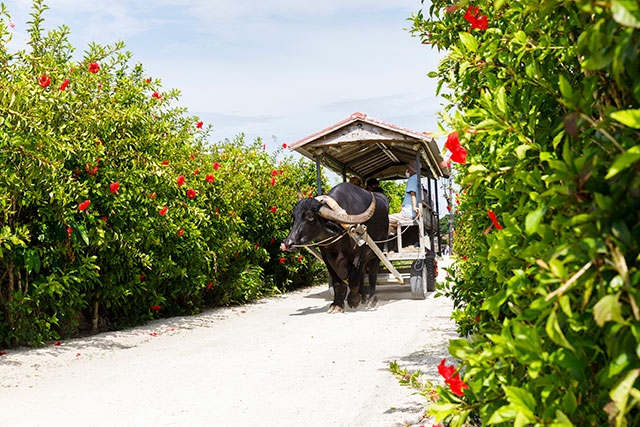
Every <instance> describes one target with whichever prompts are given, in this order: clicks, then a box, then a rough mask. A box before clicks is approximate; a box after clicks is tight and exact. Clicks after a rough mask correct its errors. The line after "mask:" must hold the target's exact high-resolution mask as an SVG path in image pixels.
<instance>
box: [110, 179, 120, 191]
mask: <svg viewBox="0 0 640 427" xmlns="http://www.w3.org/2000/svg"><path fill="white" fill-rule="evenodd" d="M119 188H120V183H119V182H117V181H116V182H114V183H113V184H111V185H109V191H111V192H112V193H117V192H118V189H119Z"/></svg>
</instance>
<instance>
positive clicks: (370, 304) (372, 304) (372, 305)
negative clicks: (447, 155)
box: [367, 295, 378, 310]
mask: <svg viewBox="0 0 640 427" xmlns="http://www.w3.org/2000/svg"><path fill="white" fill-rule="evenodd" d="M376 308H378V296H377V295H372V296H371V297H369V300H368V301H367V309H368V310H373V309H376Z"/></svg>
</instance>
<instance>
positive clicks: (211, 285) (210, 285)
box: [207, 282, 213, 290]
mask: <svg viewBox="0 0 640 427" xmlns="http://www.w3.org/2000/svg"><path fill="white" fill-rule="evenodd" d="M211 288H213V282H209V284H208V285H207V290H209V289H211Z"/></svg>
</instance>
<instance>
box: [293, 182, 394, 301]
mask: <svg viewBox="0 0 640 427" xmlns="http://www.w3.org/2000/svg"><path fill="white" fill-rule="evenodd" d="M327 196H328V197H327ZM327 196H319V197H317V198H315V199H314V198H305V199H302V200H300V201H299V202H298V204H297V205H296V206H295V207H294V208H293V211H292V216H293V225H292V227H291V232H290V233H289V235H288V236H287V238H286V239H285V240H284V242H283V243H282V249H284V250H288V251H294V250H296V249H297V248H299V247H303V246H306V245H312V244H316V243H317V245H318V247H319V248H320V252H321V253H322V258H323V260H324V263H325V265H326V266H327V269H328V270H329V276H330V283H332V284H333V288H334V299H333V303H332V304H331V307H330V309H329V312H334V311H340V312H341V311H344V299H345V296H346V295H347V286H348V287H349V296H348V297H347V302H348V303H349V306H350V307H352V308H357V307H358V306H359V305H360V302H361V301H362V299H363V298H364V286H363V285H364V274H365V270H367V269H368V270H369V304H375V302H376V301H377V297H376V294H375V289H376V278H377V274H378V266H379V259H378V257H377V256H376V254H375V253H374V252H373V251H372V250H371V248H370V247H369V246H368V245H367V244H364V245H361V246H359V245H357V244H356V242H354V240H353V239H352V238H351V237H349V235H348V234H346V232H345V225H347V224H364V225H366V227H367V232H368V234H369V236H370V237H371V238H372V239H373V240H374V241H376V242H380V241H383V240H385V239H386V238H387V233H388V229H389V201H388V200H387V198H386V196H385V195H384V194H382V193H377V192H376V193H372V192H370V191H367V190H365V189H363V188H360V187H358V186H356V185H353V184H350V183H348V182H344V183H342V184H338V185H336V186H335V187H333V188H332V189H331V191H329V193H328V194H327Z"/></svg>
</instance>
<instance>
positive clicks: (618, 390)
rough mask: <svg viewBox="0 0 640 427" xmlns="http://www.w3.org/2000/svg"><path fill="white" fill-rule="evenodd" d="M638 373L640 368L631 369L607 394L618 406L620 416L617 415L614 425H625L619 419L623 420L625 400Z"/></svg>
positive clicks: (627, 398)
mask: <svg viewBox="0 0 640 427" xmlns="http://www.w3.org/2000/svg"><path fill="white" fill-rule="evenodd" d="M638 374H640V369H633V370H631V371H629V372H627V374H626V375H625V376H624V377H623V378H622V379H621V380H620V382H618V384H616V386H615V387H613V388H612V389H611V391H610V392H609V396H611V399H612V400H613V402H614V403H615V405H616V408H618V411H619V414H620V416H619V417H617V422H616V426H619V425H625V424H622V423H621V421H622V420H624V414H625V412H626V409H627V401H628V400H629V394H630V393H631V390H632V389H633V383H634V382H635V381H636V379H637V378H638Z"/></svg>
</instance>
